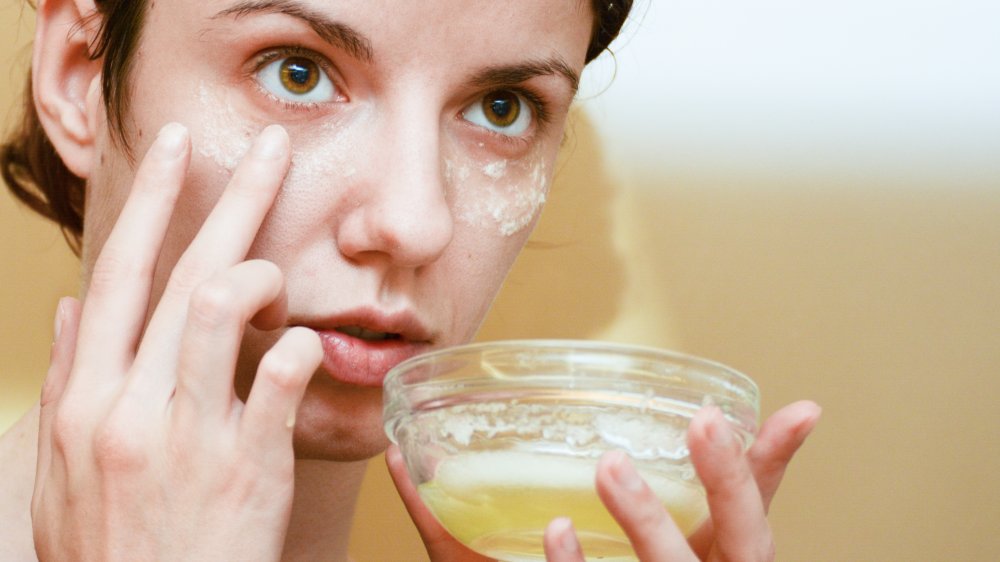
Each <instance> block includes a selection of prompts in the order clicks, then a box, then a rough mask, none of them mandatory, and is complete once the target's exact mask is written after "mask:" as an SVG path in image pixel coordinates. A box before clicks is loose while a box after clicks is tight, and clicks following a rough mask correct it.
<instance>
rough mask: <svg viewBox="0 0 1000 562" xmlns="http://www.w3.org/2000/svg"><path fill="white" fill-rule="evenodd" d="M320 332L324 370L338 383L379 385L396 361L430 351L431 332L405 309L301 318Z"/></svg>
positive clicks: (304, 323)
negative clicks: (393, 311)
mask: <svg viewBox="0 0 1000 562" xmlns="http://www.w3.org/2000/svg"><path fill="white" fill-rule="evenodd" d="M302 324H303V325H306V326H309V327H311V328H312V329H314V330H316V333H317V334H319V337H320V341H321V342H322V344H323V370H324V371H326V372H327V374H329V375H330V377H331V378H332V379H333V380H334V381H337V382H339V383H342V384H348V385H354V386H365V387H379V388H380V387H381V386H382V381H383V380H384V379H385V375H386V373H388V372H389V370H390V369H391V368H393V367H395V366H396V365H398V364H399V363H401V362H403V361H405V360H407V359H409V358H411V357H413V356H415V355H419V354H420V353H423V352H425V351H429V350H430V348H431V346H432V345H433V343H432V342H433V340H434V338H433V336H432V334H431V332H430V331H429V330H428V329H427V328H426V327H425V326H424V325H423V324H422V323H421V322H420V321H419V320H417V318H416V316H415V315H413V314H410V313H408V312H402V313H396V314H387V313H381V312H378V311H374V310H362V311H356V312H354V313H349V314H341V315H337V316H336V317H328V318H325V319H321V320H320V319H316V320H314V321H307V322H303V323H302Z"/></svg>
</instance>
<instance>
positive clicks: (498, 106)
mask: <svg viewBox="0 0 1000 562" xmlns="http://www.w3.org/2000/svg"><path fill="white" fill-rule="evenodd" d="M462 117H465V119H466V120H468V121H469V122H470V123H474V124H476V125H479V126H480V127H485V128H486V129H489V130H491V131H493V132H496V133H500V134H502V135H508V136H512V137H515V136H518V135H522V134H524V132H525V131H527V130H528V127H529V126H530V125H531V121H532V117H533V116H532V111H531V104H530V103H529V102H528V100H526V99H525V97H524V96H523V95H521V94H519V93H517V92H514V91H511V90H495V91H493V92H490V93H488V94H486V95H485V96H483V97H482V98H480V99H479V100H478V101H476V102H475V103H473V104H472V105H470V106H469V107H467V108H465V111H463V112H462Z"/></svg>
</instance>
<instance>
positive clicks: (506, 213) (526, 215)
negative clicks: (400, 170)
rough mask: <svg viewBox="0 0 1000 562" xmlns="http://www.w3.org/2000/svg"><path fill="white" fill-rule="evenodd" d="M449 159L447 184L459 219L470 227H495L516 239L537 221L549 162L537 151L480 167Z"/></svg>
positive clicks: (501, 232) (546, 188)
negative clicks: (516, 236) (522, 156)
mask: <svg viewBox="0 0 1000 562" xmlns="http://www.w3.org/2000/svg"><path fill="white" fill-rule="evenodd" d="M476 172H477V173H476V174H473V172H472V166H470V165H469V164H465V163H463V164H459V163H456V162H453V161H452V160H447V159H446V160H445V174H444V175H445V181H446V182H447V184H448V186H449V188H450V190H451V191H452V193H453V194H454V195H453V196H454V201H455V203H454V205H455V214H456V218H457V219H458V220H460V221H462V222H463V223H465V224H468V225H469V226H474V227H479V228H488V227H495V228H496V229H497V231H498V232H499V233H500V234H501V235H502V236H513V235H514V234H517V233H518V232H520V231H522V230H524V229H525V228H526V227H527V226H528V225H530V224H531V222H532V221H533V220H534V218H535V216H536V215H537V214H538V212H539V210H540V209H541V208H542V205H543V204H544V203H545V194H546V192H547V191H548V181H549V178H548V174H547V173H546V166H545V160H544V158H543V157H542V156H541V154H540V153H538V152H536V153H534V154H532V155H530V156H528V157H526V158H524V159H523V160H496V161H493V162H487V163H485V164H482V165H480V166H477V170H476Z"/></svg>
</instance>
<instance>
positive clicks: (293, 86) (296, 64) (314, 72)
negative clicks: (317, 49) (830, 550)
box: [281, 57, 320, 95]
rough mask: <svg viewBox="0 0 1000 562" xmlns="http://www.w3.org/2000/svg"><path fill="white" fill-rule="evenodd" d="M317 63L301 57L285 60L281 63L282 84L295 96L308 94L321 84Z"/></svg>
mask: <svg viewBox="0 0 1000 562" xmlns="http://www.w3.org/2000/svg"><path fill="white" fill-rule="evenodd" d="M319 78H320V76H319V69H318V68H316V63H314V62H313V61H311V60H309V59H304V58H301V57H295V58H289V59H285V62H283V63H281V84H282V85H283V86H284V87H285V88H286V89H287V90H288V91H289V92H292V93H294V94H300V95H301V94H308V93H309V92H311V91H312V90H313V88H315V87H316V85H317V84H319Z"/></svg>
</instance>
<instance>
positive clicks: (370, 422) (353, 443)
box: [294, 377, 389, 462]
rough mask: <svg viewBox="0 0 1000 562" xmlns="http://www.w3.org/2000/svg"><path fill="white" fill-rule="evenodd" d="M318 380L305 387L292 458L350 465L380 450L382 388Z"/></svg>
mask: <svg viewBox="0 0 1000 562" xmlns="http://www.w3.org/2000/svg"><path fill="white" fill-rule="evenodd" d="M320 378H321V377H316V378H314V379H313V383H311V384H310V385H309V388H308V390H307V391H306V395H305V397H304V398H303V399H302V405H301V406H300V407H299V411H298V414H297V416H296V420H295V438H294V446H295V458H298V459H317V460H330V461H341V462H351V461H361V460H367V459H370V458H372V457H374V456H375V455H378V454H379V453H381V452H382V451H384V450H385V448H386V447H387V446H388V444H389V440H388V438H387V437H386V435H385V432H384V431H383V429H382V389H381V388H374V387H361V386H346V385H344V386H341V385H329V384H326V383H324V382H319V384H316V383H317V382H318V381H317V380H316V379H320ZM327 380H329V379H327Z"/></svg>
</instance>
